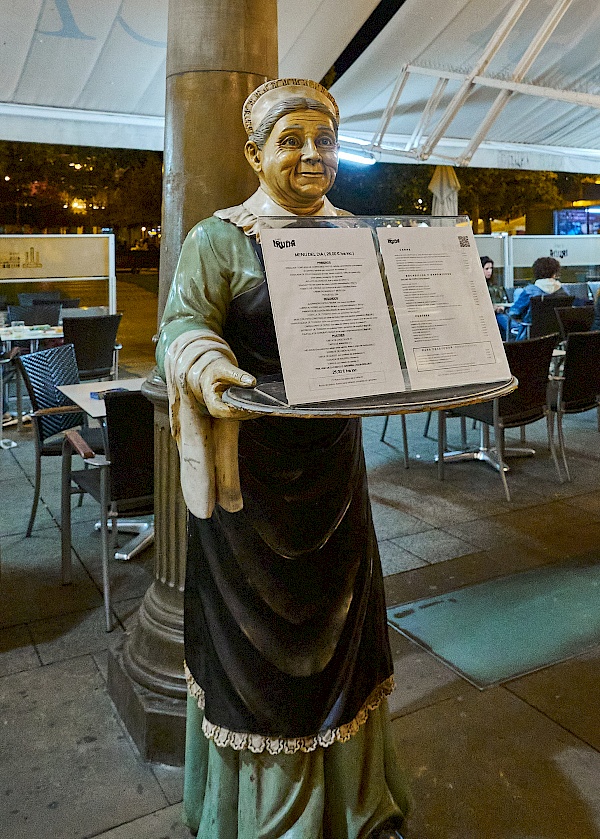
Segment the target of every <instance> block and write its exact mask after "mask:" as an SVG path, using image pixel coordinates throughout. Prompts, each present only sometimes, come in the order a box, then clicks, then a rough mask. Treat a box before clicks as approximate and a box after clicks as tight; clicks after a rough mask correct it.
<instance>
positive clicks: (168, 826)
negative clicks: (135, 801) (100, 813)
mask: <svg viewBox="0 0 600 839" xmlns="http://www.w3.org/2000/svg"><path fill="white" fill-rule="evenodd" d="M191 836H192V834H191V833H190V831H189V830H188V829H187V827H185V825H184V824H183V823H182V821H181V805H180V804H175V805H173V806H171V807H166V808H165V809H164V810H160V811H158V812H157V813H151V814H150V815H149V816H144V817H143V818H141V819H136V820H135V821H132V822H129V823H128V824H124V825H121V827H117V828H115V829H114V830H109V831H107V832H106V833H100V834H98V835H97V836H96V837H95V839H191Z"/></svg>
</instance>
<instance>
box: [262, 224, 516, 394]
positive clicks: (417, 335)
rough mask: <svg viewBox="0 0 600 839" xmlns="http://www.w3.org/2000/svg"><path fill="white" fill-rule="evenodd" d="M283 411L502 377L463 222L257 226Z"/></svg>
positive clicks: (494, 331)
mask: <svg viewBox="0 0 600 839" xmlns="http://www.w3.org/2000/svg"><path fill="white" fill-rule="evenodd" d="M260 239H261V245H262V253H263V258H264V264H265V270H266V275H267V283H268V287H269V295H270V299H271V305H272V310H273V319H274V322H275V331H276V334H277V340H278V346H279V353H280V358H281V365H282V372H283V382H284V384H285V398H286V402H287V404H289V405H295V406H302V405H304V406H306V405H314V404H318V403H321V402H332V401H334V402H335V401H339V400H352V401H354V400H356V399H365V398H369V397H373V396H376V397H381V396H385V395H387V396H392V395H394V394H400V393H403V392H405V391H413V390H418V391H424V390H439V389H440V388H441V389H443V388H448V387H450V388H452V387H462V386H470V385H477V384H479V383H481V382H486V383H494V382H506V381H508V380H510V376H511V374H510V370H509V367H508V363H507V361H506V356H505V353H504V346H503V343H502V338H501V335H500V332H499V330H498V326H497V323H496V319H495V315H494V310H493V306H492V304H491V301H490V297H489V293H488V291H487V285H486V282H485V278H484V276H483V271H482V268H481V262H480V259H479V254H478V252H477V247H476V244H475V240H474V237H473V233H472V230H471V226H470V222H469V220H468V218H467V217H466V216H457V217H450V218H448V217H435V216H420V217H406V216H385V217H374V216H360V217H356V216H335V217H310V218H297V217H294V218H290V217H289V216H286V217H277V218H262V219H261V230H260Z"/></svg>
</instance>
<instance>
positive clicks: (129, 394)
mask: <svg viewBox="0 0 600 839" xmlns="http://www.w3.org/2000/svg"><path fill="white" fill-rule="evenodd" d="M599 334H600V333H599ZM104 403H105V407H106V435H107V441H108V457H109V458H110V463H111V466H110V497H111V498H112V499H113V500H115V501H125V500H129V501H132V500H133V499H144V498H151V497H152V496H153V494H154V408H153V406H152V403H151V402H150V401H149V400H148V399H146V397H145V396H144V395H143V394H142V393H140V392H139V391H121V392H115V393H111V392H110V391H109V392H108V393H106V394H105V398H104Z"/></svg>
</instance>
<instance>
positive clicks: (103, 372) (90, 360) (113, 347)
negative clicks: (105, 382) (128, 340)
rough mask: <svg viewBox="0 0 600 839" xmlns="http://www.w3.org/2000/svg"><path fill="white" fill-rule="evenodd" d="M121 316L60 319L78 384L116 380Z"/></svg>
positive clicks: (67, 317)
mask: <svg viewBox="0 0 600 839" xmlns="http://www.w3.org/2000/svg"><path fill="white" fill-rule="evenodd" d="M121 317H122V315H121V314H116V315H94V316H91V317H83V318H82V317H74V318H71V317H69V316H68V315H67V314H65V315H63V335H64V340H65V343H68V344H73V346H74V347H75V357H76V359H77V367H78V368H79V378H80V379H81V381H93V380H95V379H106V378H109V377H110V378H118V352H119V350H120V349H121V345H120V344H117V332H118V329H119V324H120V323H121Z"/></svg>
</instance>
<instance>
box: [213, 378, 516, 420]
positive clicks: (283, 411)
mask: <svg viewBox="0 0 600 839" xmlns="http://www.w3.org/2000/svg"><path fill="white" fill-rule="evenodd" d="M517 385H518V382H517V380H516V379H515V377H514V376H511V377H510V378H509V379H507V380H506V381H504V382H494V383H484V384H479V385H462V386H457V387H447V388H438V389H430V390H426V391H404V392H403V393H394V394H387V395H383V396H368V397H363V398H355V399H341V400H331V401H329V402H319V403H315V404H312V405H289V404H288V402H287V397H286V393H285V386H284V383H283V381H282V380H271V381H268V382H259V383H258V384H257V386H256V387H253V388H244V387H238V386H235V387H230V388H228V389H227V390H226V391H225V393H224V394H223V401H224V402H225V403H226V404H227V405H231V406H232V407H234V408H239V409H241V410H243V411H250V412H253V413H257V414H265V415H269V414H270V415H271V416H279V417H300V418H305V419H315V418H326V417H369V416H383V415H393V414H414V413H421V412H423V411H440V410H447V411H450V410H452V409H453V408H460V407H464V406H465V405H473V404H476V403H478V402H487V401H489V400H491V399H496V398H498V397H501V396H508V394H509V393H512V391H513V390H515V388H516V387H517Z"/></svg>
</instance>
